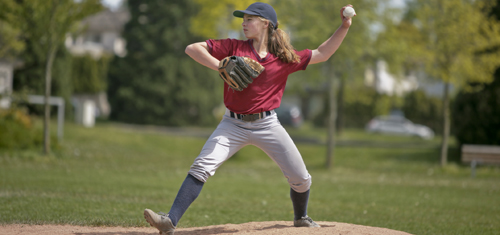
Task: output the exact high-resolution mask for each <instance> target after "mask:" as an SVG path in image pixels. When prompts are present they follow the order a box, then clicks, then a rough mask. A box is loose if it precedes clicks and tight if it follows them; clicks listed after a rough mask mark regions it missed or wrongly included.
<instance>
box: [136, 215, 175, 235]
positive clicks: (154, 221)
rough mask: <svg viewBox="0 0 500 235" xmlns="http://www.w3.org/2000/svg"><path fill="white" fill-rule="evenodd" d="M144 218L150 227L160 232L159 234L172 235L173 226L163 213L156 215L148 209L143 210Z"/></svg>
mask: <svg viewBox="0 0 500 235" xmlns="http://www.w3.org/2000/svg"><path fill="white" fill-rule="evenodd" d="M144 218H145V219H146V221H147V222H148V223H149V224H150V225H151V227H155V228H157V229H158V230H160V234H166V235H174V231H175V226H174V224H173V223H172V220H170V218H169V217H168V215H166V214H165V213H163V212H159V213H158V214H156V213H155V212H154V211H152V210H150V209H145V210H144Z"/></svg>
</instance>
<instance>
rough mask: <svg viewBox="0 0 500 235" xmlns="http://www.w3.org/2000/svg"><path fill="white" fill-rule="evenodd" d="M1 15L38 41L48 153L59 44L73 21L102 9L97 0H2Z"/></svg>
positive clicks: (46, 149)
mask: <svg viewBox="0 0 500 235" xmlns="http://www.w3.org/2000/svg"><path fill="white" fill-rule="evenodd" d="M0 6H1V7H2V9H3V10H2V12H4V13H2V14H1V17H2V19H4V20H5V21H6V22H8V23H9V24H10V25H13V26H14V27H15V28H19V29H20V30H21V32H22V35H23V37H24V38H25V39H29V40H33V41H36V42H38V43H39V44H40V45H42V47H39V50H40V51H38V53H39V54H41V55H44V57H45V70H44V73H45V75H44V77H45V114H44V153H45V154H48V153H50V137H49V131H50V127H49V123H50V122H49V120H50V105H49V102H48V100H49V97H50V95H51V84H52V67H53V63H54V58H55V55H56V53H57V50H58V49H59V46H60V45H61V44H62V42H63V41H64V39H65V36H66V34H67V33H68V32H70V31H71V30H72V29H73V27H74V26H75V23H76V22H78V21H80V20H81V19H83V18H84V17H86V16H88V15H90V14H93V13H96V12H98V11H100V10H101V9H102V5H101V4H100V2H99V0H81V1H73V0H47V1H37V0H26V1H13V0H4V1H2V4H1V5H0Z"/></svg>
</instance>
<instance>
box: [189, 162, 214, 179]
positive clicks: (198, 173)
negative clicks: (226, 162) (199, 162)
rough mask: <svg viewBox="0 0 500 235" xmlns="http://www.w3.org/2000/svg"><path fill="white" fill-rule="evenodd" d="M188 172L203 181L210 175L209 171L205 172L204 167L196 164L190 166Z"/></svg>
mask: <svg viewBox="0 0 500 235" xmlns="http://www.w3.org/2000/svg"><path fill="white" fill-rule="evenodd" d="M188 173H189V174H190V175H192V176H193V177H194V178H196V179H197V180H199V181H201V182H203V183H206V182H207V180H208V177H210V176H211V175H210V173H209V172H207V171H206V170H205V169H203V168H200V167H196V166H191V169H189V172H188Z"/></svg>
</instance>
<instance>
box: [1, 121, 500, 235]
mask: <svg viewBox="0 0 500 235" xmlns="http://www.w3.org/2000/svg"><path fill="white" fill-rule="evenodd" d="M52 126H53V129H55V125H52ZM212 130H213V128H209V129H194V128H189V129H188V131H186V130H183V129H167V130H165V129H161V130H160V129H158V128H156V129H155V128H153V127H149V128H146V129H144V128H130V127H124V126H122V125H117V124H111V123H98V124H97V126H96V127H94V128H84V127H80V126H76V125H73V124H71V123H69V124H67V125H66V126H65V137H64V140H63V141H62V142H61V143H60V148H58V149H56V150H54V154H53V155H51V156H48V157H44V156H42V155H41V154H40V153H39V151H35V150H26V151H4V150H3V151H0V224H12V223H21V224H73V225H87V226H149V225H147V223H146V222H145V221H144V219H143V215H142V212H143V210H144V209H145V208H150V209H152V210H155V211H164V212H168V210H169V208H170V206H171V204H172V202H173V200H174V198H175V196H176V194H177V190H178V189H179V187H180V185H181V183H182V181H183V180H184V178H185V177H186V174H187V171H188V169H189V167H190V165H191V163H192V162H193V160H194V158H195V157H196V156H197V155H198V153H199V151H200V150H201V148H202V146H203V144H204V143H205V140H206V138H207V137H208V135H209V134H210V132H211V131H212ZM54 131H55V130H54ZM289 132H290V134H291V135H292V136H293V137H294V138H295V139H296V140H297V141H296V142H297V146H298V148H299V150H300V151H301V153H302V155H303V158H304V160H305V162H306V165H307V166H308V169H309V172H310V174H311V175H312V178H313V186H312V188H311V197H310V203H309V210H308V212H309V215H310V216H311V217H312V218H313V219H314V220H316V221H336V222H345V223H352V224H360V225H367V226H376V227H385V228H389V229H395V230H401V231H405V232H409V233H412V234H454V235H455V234H498V233H499V231H500V168H499V167H495V166H481V167H479V168H478V170H477V173H476V177H475V178H472V177H471V175H470V167H468V166H466V165H462V164H460V163H458V162H457V161H450V164H449V165H448V166H446V167H444V168H443V167H440V166H439V149H440V146H439V144H440V142H439V139H438V138H436V139H434V140H432V141H425V140H420V139H416V138H412V137H394V136H382V135H370V134H366V133H364V132H363V131H362V130H347V131H345V132H344V133H343V134H342V135H341V136H339V137H337V147H336V149H335V155H334V159H333V165H332V167H331V168H330V169H326V168H325V166H324V165H325V154H326V147H325V146H324V144H322V143H323V142H324V141H325V137H324V136H326V130H321V129H312V128H307V127H304V128H303V129H299V130H296V129H290V130H289ZM195 133H199V134H198V135H197V134H195ZM458 154H459V153H458V151H457V150H456V146H455V145H454V144H452V145H451V146H450V159H458V156H457V155H458ZM292 219H293V211H292V205H291V201H290V197H289V186H288V183H287V182H286V179H285V178H284V177H283V174H282V173H281V171H280V170H279V168H278V167H277V166H276V165H275V164H274V162H272V161H271V160H270V159H269V158H268V157H267V156H266V155H265V154H264V153H263V152H262V151H261V150H260V149H258V148H255V147H253V146H248V147H245V148H244V149H243V150H241V151H240V152H238V153H237V154H236V155H235V156H234V157H233V158H231V159H230V160H228V161H227V162H226V163H225V164H223V165H222V167H221V168H220V169H219V170H218V171H217V173H216V174H215V176H213V177H212V178H210V179H209V180H208V182H207V183H206V184H205V186H204V188H203V191H202V192H201V195H200V196H199V197H198V199H197V200H196V201H195V202H194V203H193V204H192V206H191V207H190V208H189V209H188V211H187V212H186V214H185V215H184V217H183V218H182V220H181V221H180V224H179V227H193V226H207V225H216V224H227V223H233V224H239V223H246V222H251V221H275V220H287V221H290V220H292Z"/></svg>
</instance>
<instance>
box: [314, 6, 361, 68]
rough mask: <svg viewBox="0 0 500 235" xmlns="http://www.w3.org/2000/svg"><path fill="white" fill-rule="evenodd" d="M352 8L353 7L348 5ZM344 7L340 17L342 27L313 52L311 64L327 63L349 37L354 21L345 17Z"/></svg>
mask: <svg viewBox="0 0 500 235" xmlns="http://www.w3.org/2000/svg"><path fill="white" fill-rule="evenodd" d="M347 6H350V7H352V5H347ZM347 6H344V7H342V9H340V17H341V18H342V24H341V25H340V27H339V28H338V29H337V31H335V33H333V35H332V36H331V37H330V38H328V40H326V41H325V42H323V43H322V44H321V45H320V46H319V47H318V49H316V50H313V51H312V57H311V61H310V62H309V64H317V63H320V62H325V61H327V60H328V59H329V58H330V57H331V56H332V55H333V53H335V51H337V49H338V48H339V47H340V44H342V41H343V40H344V38H345V36H346V35H347V31H349V27H351V23H352V19H351V18H347V17H345V16H344V15H343V12H344V9H345V8H346V7H347Z"/></svg>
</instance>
